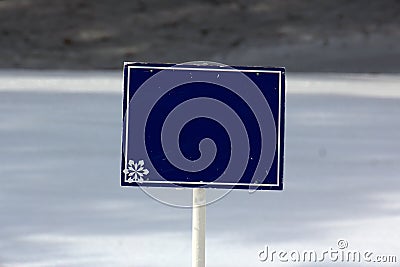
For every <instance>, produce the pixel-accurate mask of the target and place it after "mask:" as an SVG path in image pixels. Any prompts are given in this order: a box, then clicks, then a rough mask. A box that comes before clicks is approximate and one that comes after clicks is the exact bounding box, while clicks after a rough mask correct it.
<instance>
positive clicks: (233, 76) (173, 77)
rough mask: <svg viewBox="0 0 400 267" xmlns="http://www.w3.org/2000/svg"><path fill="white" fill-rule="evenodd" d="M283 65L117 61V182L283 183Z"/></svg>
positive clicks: (254, 186)
mask: <svg viewBox="0 0 400 267" xmlns="http://www.w3.org/2000/svg"><path fill="white" fill-rule="evenodd" d="M284 117H285V69H284V68H263V67H230V66H226V65H221V64H216V63H213V64H210V63H207V64H206V63H204V62H200V63H199V62H192V63H184V64H178V65H173V64H146V63H125V66H124V97H123V129H122V161H121V186H146V187H147V186H150V187H175V188H176V187H206V188H225V189H250V190H282V189H283V183H282V178H283V151H284Z"/></svg>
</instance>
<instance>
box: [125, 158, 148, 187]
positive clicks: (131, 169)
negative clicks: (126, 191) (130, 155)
mask: <svg viewBox="0 0 400 267" xmlns="http://www.w3.org/2000/svg"><path fill="white" fill-rule="evenodd" d="M128 165H129V166H128V168H127V169H125V170H123V171H122V172H123V173H125V174H126V175H127V178H128V179H126V178H125V181H126V182H128V183H142V182H143V181H144V180H143V177H144V176H146V175H147V174H149V170H148V169H145V168H144V160H139V162H137V163H135V162H134V161H133V160H130V161H129V162H128Z"/></svg>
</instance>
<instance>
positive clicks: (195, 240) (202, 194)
mask: <svg viewBox="0 0 400 267" xmlns="http://www.w3.org/2000/svg"><path fill="white" fill-rule="evenodd" d="M192 216H193V218H192V267H205V266H206V258H205V251H206V246H205V239H206V189H205V188H194V189H193V215H192Z"/></svg>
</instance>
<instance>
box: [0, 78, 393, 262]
mask: <svg viewBox="0 0 400 267" xmlns="http://www.w3.org/2000/svg"><path fill="white" fill-rule="evenodd" d="M54 77H56V78H54ZM121 77H122V75H121V73H120V72H100V73H98V72H87V73H78V72H56V73H53V72H27V71H25V72H20V71H2V72H0V183H1V186H0V265H1V266H144V267H147V266H171V267H172V266H174V267H175V266H189V265H190V259H191V250H190V247H191V234H190V233H191V210H190V209H178V208H172V207H168V206H165V205H162V204H160V203H158V202H156V201H154V200H152V199H150V198H149V197H147V195H145V194H144V193H143V192H142V191H140V189H135V188H132V189H130V188H129V189H128V188H120V187H119V168H120V132H121V114H122V107H121V105H122V104H121V103H122V99H121V95H122V93H121V87H122V86H121V80H122V79H121ZM399 84H400V77H399V76H386V75H379V76H368V75H322V76H321V75H300V74H297V75H291V74H290V73H289V74H288V80H287V88H288V95H287V121H286V147H285V149H286V157H285V175H284V176H285V178H284V185H285V186H284V187H285V190H284V191H283V192H257V193H254V194H249V193H248V192H247V191H245V190H244V191H235V192H232V193H231V194H229V195H228V196H227V197H225V198H223V199H222V200H221V201H219V202H217V203H215V204H213V205H211V206H208V207H207V240H206V247H207V264H208V266H218V267H219V266H266V265H267V264H268V263H266V262H260V261H259V260H258V257H257V254H258V252H259V251H260V250H261V249H263V248H264V246H265V245H269V246H271V247H273V248H276V249H280V248H284V249H287V250H291V249H298V250H304V249H315V250H323V249H327V248H329V247H335V246H336V242H337V240H338V239H339V238H344V239H346V240H347V241H348V242H349V247H350V248H352V249H358V250H363V249H370V250H372V251H374V252H376V253H381V254H386V255H397V256H398V258H400V254H399V251H400V242H399V241H400V204H399V203H400V194H399V193H400V179H399V173H400V165H399V162H400V153H399V151H400V141H399V136H400V133H399V132H400V117H399V114H400V97H399V95H400V93H399ZM97 90H99V91H100V92H99V93H97V92H96V91H97ZM269 265H270V264H269ZM284 265H286V266H288V265H290V264H282V266H284ZM320 265H323V264H320ZM335 265H336V266H341V264H340V263H337V264H335ZM346 265H349V266H365V264H359V265H353V264H349V263H346ZM274 266H280V264H278V263H274ZM294 266H301V265H300V264H294ZM306 266H310V264H308V265H307V264H306ZM371 266H372V265H371ZM384 266H393V265H391V264H384Z"/></svg>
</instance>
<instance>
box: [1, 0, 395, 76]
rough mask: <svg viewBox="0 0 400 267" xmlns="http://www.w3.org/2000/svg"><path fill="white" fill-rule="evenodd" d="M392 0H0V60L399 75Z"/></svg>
mask: <svg viewBox="0 0 400 267" xmlns="http://www.w3.org/2000/svg"><path fill="white" fill-rule="evenodd" d="M399 14H400V2H399V1H398V0H375V1H364V0H350V1H348V0H336V1H323V0H303V1H297V0H284V1H281V0H268V1H262V0H249V1H247V0H241V1H238V0H203V1H201V0H199V1H177V0H170V1H160V0H147V1H142V0H141V1H133V0H119V1H113V0H101V1H88V0H69V1H63V0H56V1H54V0H1V1H0V48H1V50H0V58H1V61H0V67H2V68H34V69H121V67H122V62H123V61H150V62H172V63H182V62H186V61H194V60H210V61H220V62H223V63H226V64H233V65H243V64H244V65H263V66H266V65H279V66H286V67H287V68H288V71H302V72H316V71H318V72H320V71H325V72H398V71H399V70H400V64H399V57H400V46H399V45H398V44H399V42H400V27H399V25H400V15H399Z"/></svg>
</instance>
